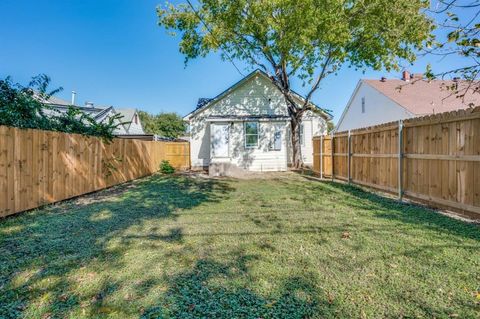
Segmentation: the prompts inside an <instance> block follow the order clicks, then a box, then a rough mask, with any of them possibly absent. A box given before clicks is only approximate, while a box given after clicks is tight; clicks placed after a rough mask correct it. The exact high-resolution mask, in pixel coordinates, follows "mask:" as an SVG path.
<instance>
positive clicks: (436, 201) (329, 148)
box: [313, 107, 480, 216]
mask: <svg viewBox="0 0 480 319" xmlns="http://www.w3.org/2000/svg"><path fill="white" fill-rule="evenodd" d="M313 146H314V170H315V171H316V172H317V173H318V174H320V175H321V177H323V178H332V179H340V180H344V181H347V182H350V183H355V184H360V185H364V186H368V187H374V188H377V189H381V190H384V191H387V192H392V193H396V194H398V196H399V198H400V199H401V198H402V197H403V196H407V197H411V198H414V199H418V200H421V201H426V202H428V203H430V204H432V205H433V206H442V207H443V206H445V207H449V208H454V209H457V210H461V211H464V212H468V213H474V214H475V216H478V214H480V108H479V107H477V108H475V109H469V110H459V111H454V112H447V113H442V114H437V115H432V116H425V117H420V118H414V119H408V120H404V121H399V122H392V123H386V124H383V125H379V126H373V127H368V128H363V129H358V130H353V131H350V132H339V133H335V134H333V135H329V136H321V137H314V139H313Z"/></svg>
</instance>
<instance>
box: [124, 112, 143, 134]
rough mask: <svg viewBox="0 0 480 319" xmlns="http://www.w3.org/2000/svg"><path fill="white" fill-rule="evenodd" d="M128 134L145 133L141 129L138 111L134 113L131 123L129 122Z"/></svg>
mask: <svg viewBox="0 0 480 319" xmlns="http://www.w3.org/2000/svg"><path fill="white" fill-rule="evenodd" d="M135 115H136V116H137V123H135ZM128 134H132V135H135V134H140V135H141V134H145V132H144V131H143V127H142V124H141V122H140V116H138V113H135V114H134V115H133V118H132V123H130V127H129V128H128Z"/></svg>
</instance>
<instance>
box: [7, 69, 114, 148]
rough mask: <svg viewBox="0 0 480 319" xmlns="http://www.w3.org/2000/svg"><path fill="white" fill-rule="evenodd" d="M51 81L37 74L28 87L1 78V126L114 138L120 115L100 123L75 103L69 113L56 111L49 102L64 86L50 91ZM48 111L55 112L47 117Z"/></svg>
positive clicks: (105, 138) (107, 139)
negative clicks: (46, 112) (75, 105)
mask: <svg viewBox="0 0 480 319" xmlns="http://www.w3.org/2000/svg"><path fill="white" fill-rule="evenodd" d="M50 82H51V80H50V78H49V77H48V76H46V75H44V74H41V75H38V76H35V77H33V78H32V81H31V82H30V83H29V84H28V85H27V86H22V85H21V84H18V83H13V82H12V81H11V78H10V77H7V78H5V79H3V80H1V79H0V125H6V126H13V127H19V128H33V129H41V130H49V131H59V132H65V133H78V134H84V135H92V136H98V137H101V138H103V139H104V140H106V141H111V140H112V138H113V137H114V131H115V129H116V128H117V127H118V126H119V125H120V124H122V123H121V117H122V116H121V115H120V114H117V115H115V116H112V117H109V118H108V120H107V121H103V122H97V121H95V119H94V118H93V117H91V116H90V115H88V114H86V113H84V112H82V111H80V110H79V109H78V108H76V107H74V106H69V108H68V110H67V112H65V113H60V112H55V111H54V110H53V109H52V108H51V106H49V105H48V104H47V103H45V101H48V99H49V98H50V97H51V96H52V95H53V94H56V93H58V92H60V91H61V90H62V88H58V89H55V90H53V91H50V92H48V91H47V90H48V87H49V85H50ZM45 110H49V111H51V112H50V113H51V114H50V115H48V116H47V115H46V114H45V112H44V111H45ZM52 110H53V111H52Z"/></svg>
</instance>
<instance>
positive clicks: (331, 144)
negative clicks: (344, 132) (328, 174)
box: [330, 132, 335, 182]
mask: <svg viewBox="0 0 480 319" xmlns="http://www.w3.org/2000/svg"><path fill="white" fill-rule="evenodd" d="M331 136H332V138H331V140H330V147H331V149H332V182H333V180H334V177H333V176H334V174H335V171H334V170H333V168H334V165H333V163H334V160H333V158H334V157H333V156H334V153H333V147H334V145H333V138H334V136H335V135H334V134H333V132H332V133H331Z"/></svg>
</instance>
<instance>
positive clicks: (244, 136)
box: [243, 121, 260, 149]
mask: <svg viewBox="0 0 480 319" xmlns="http://www.w3.org/2000/svg"><path fill="white" fill-rule="evenodd" d="M247 123H256V124H257V134H256V135H257V145H252V146H248V145H247V128H246V126H247ZM248 135H252V136H253V135H254V134H248ZM243 140H244V141H243V146H244V147H245V148H246V149H256V148H258V146H259V145H260V143H259V142H260V122H258V121H245V122H244V123H243Z"/></svg>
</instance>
